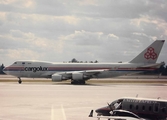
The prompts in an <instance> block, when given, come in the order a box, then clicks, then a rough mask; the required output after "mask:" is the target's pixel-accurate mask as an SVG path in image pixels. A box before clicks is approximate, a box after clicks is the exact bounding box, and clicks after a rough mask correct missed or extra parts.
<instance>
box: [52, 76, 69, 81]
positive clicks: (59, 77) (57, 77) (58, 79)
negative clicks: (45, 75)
mask: <svg viewBox="0 0 167 120" xmlns="http://www.w3.org/2000/svg"><path fill="white" fill-rule="evenodd" d="M63 80H68V78H67V77H65V76H63V75H59V74H53V75H52V81H54V82H59V81H63Z"/></svg>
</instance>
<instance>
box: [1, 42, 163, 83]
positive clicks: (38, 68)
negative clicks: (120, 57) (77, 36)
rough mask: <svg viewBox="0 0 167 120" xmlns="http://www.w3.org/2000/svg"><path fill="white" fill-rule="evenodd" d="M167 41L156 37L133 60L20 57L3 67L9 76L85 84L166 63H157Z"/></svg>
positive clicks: (153, 68) (19, 81) (154, 67)
mask: <svg viewBox="0 0 167 120" xmlns="http://www.w3.org/2000/svg"><path fill="white" fill-rule="evenodd" d="M164 42H165V40H156V41H154V42H153V43H152V44H151V45H150V46H148V47H147V48H146V49H145V50H144V51H142V52H141V53H140V54H139V55H137V56H136V57H135V58H134V59H132V60H131V61H130V62H125V63H53V62H44V61H35V60H19V61H16V62H14V63H13V64H12V65H10V66H8V67H6V68H4V69H3V71H4V72H5V73H6V74H8V75H13V76H15V77H18V79H19V80H18V83H19V84H21V83H22V80H21V78H22V77H28V78H51V79H52V81H53V82H59V81H64V80H68V79H71V84H85V81H87V80H89V79H91V78H111V77H116V76H121V75H127V74H131V73H140V72H144V71H152V70H155V69H157V68H159V67H160V66H161V65H162V63H156V61H157V59H158V56H159V53H160V51H161V49H162V46H163V44H164Z"/></svg>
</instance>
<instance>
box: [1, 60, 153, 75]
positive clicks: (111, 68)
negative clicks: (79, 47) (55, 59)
mask: <svg viewBox="0 0 167 120" xmlns="http://www.w3.org/2000/svg"><path fill="white" fill-rule="evenodd" d="M143 65H144V64H134V63H51V62H41V61H17V62H15V63H14V64H12V65H11V66H8V67H6V68H5V69H4V72H5V73H6V74H10V75H13V76H16V77H30V78H49V77H51V75H53V74H55V73H61V72H63V73H65V72H77V71H82V72H84V71H87V70H104V71H102V72H100V73H99V74H97V75H96V76H93V77H96V78H108V77H115V76H120V75H125V74H129V73H136V72H142V71H145V70H152V68H147V69H142V68H139V67H140V66H143Z"/></svg>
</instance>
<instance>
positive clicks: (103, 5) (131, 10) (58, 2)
mask: <svg viewBox="0 0 167 120" xmlns="http://www.w3.org/2000/svg"><path fill="white" fill-rule="evenodd" d="M166 38H167V2H166V0H0V64H1V63H4V65H10V64H12V63H13V62H14V61H16V60H42V61H51V62H62V61H70V60H71V59H72V58H76V59H77V60H80V61H91V60H92V61H95V60H98V61H99V62H119V61H123V62H127V61H130V60H131V59H133V58H134V57H135V56H136V55H138V54H139V53H140V52H141V51H142V50H143V49H144V48H146V47H147V46H148V45H150V44H151V43H152V42H153V41H155V40H156V39H164V40H166ZM161 61H165V62H166V63H167V41H166V43H165V44H164V46H163V48H162V52H161V54H160V56H159V59H158V61H157V62H161Z"/></svg>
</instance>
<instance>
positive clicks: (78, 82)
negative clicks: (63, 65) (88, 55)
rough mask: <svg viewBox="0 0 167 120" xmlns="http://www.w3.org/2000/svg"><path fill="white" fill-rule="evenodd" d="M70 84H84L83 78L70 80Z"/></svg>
mask: <svg viewBox="0 0 167 120" xmlns="http://www.w3.org/2000/svg"><path fill="white" fill-rule="evenodd" d="M71 84H73V85H85V80H79V81H77V80H72V81H71Z"/></svg>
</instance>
